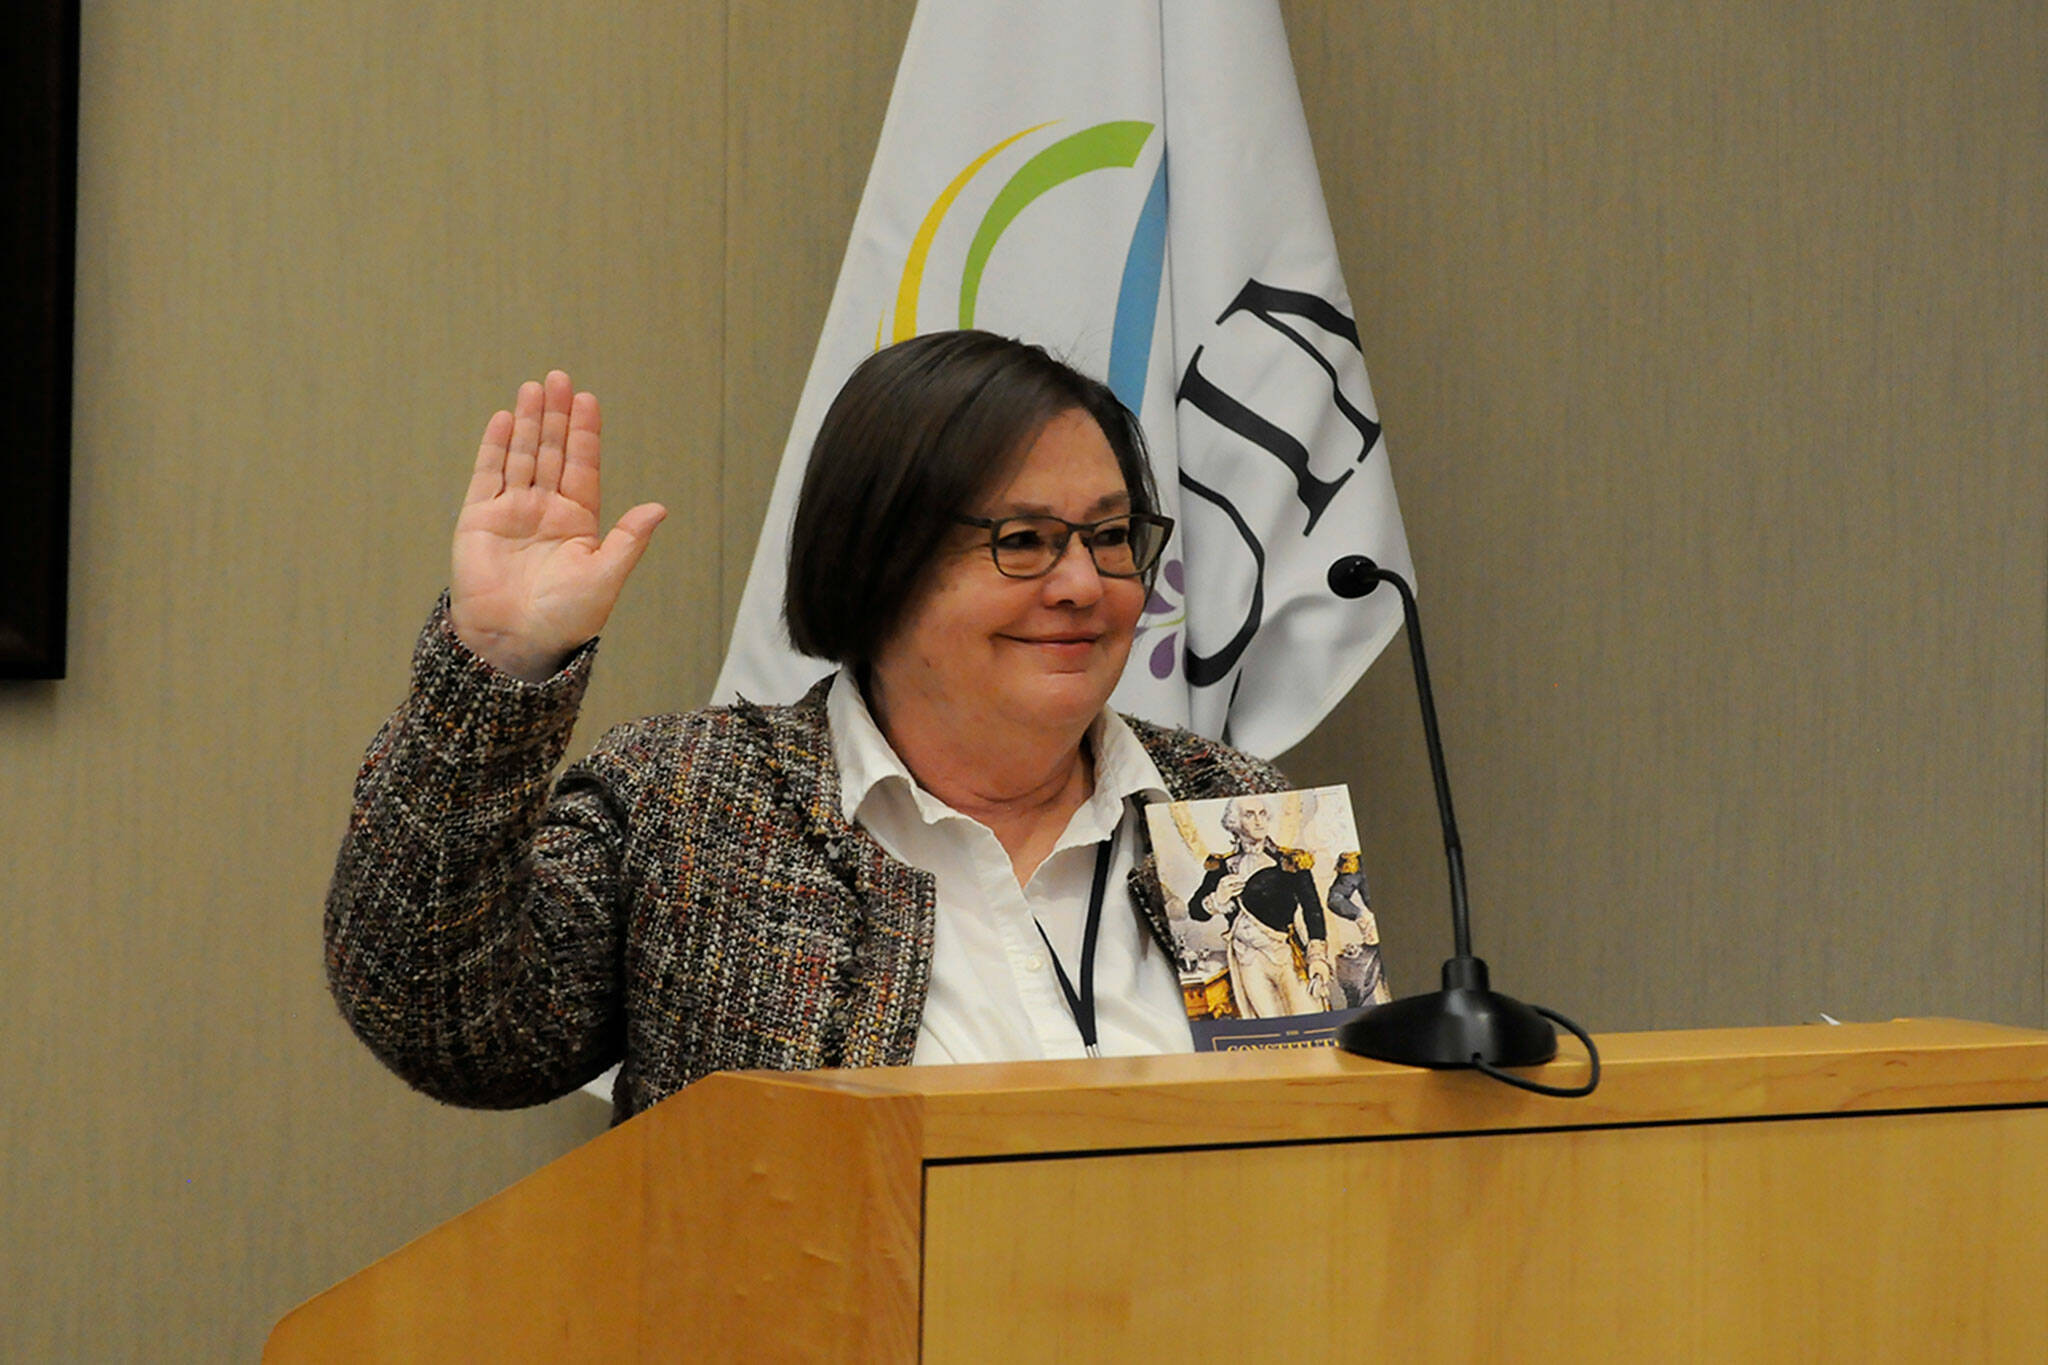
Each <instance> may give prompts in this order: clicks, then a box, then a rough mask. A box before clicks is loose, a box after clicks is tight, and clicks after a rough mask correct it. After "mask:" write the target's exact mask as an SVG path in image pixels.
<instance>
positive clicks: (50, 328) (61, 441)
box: [0, 0, 78, 678]
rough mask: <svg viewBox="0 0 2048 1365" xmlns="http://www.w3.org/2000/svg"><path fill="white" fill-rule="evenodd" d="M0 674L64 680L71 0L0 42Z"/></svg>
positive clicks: (72, 167)
mask: <svg viewBox="0 0 2048 1365" xmlns="http://www.w3.org/2000/svg"><path fill="white" fill-rule="evenodd" d="M0 52H4V54H5V55H4V56H0V129H4V130H5V131H6V133H7V137H6V139H5V140H6V143H7V144H8V145H7V154H6V155H5V156H4V157H0V166H4V167H5V169H4V170H0V187H4V189H5V195H6V197H5V200H4V203H0V225H4V226H0V260H5V261H9V262H12V263H13V264H12V265H10V266H9V267H8V268H7V269H6V270H4V271H0V366H4V367H5V368H4V370H0V373H4V374H5V375H6V376H7V377H8V379H9V380H10V381H11V383H12V385H13V391H12V392H11V393H10V394H9V395H8V401H7V408H8V415H9V417H11V418H12V420H13V422H14V424H15V425H14V430H13V432H12V433H10V434H8V435H7V436H6V437H5V438H4V440H5V446H4V454H0V470H5V471H6V474H5V482H4V486H0V678H61V677H63V676H64V624H65V622H64V615H65V613H64V606H65V597H66V592H65V587H66V583H65V579H66V570H67V568H68V564H69V559H70V553H71V536H70V522H71V316H72V314H71V291H72V279H73V263H74V241H75V237H76V229H77V222H78V0H26V2H25V3H24V4H23V5H22V7H21V9H19V10H17V11H15V18H13V19H11V20H9V21H8V33H7V39H6V41H5V42H4V43H0Z"/></svg>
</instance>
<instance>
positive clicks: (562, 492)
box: [448, 370, 668, 682]
mask: <svg viewBox="0 0 2048 1365" xmlns="http://www.w3.org/2000/svg"><path fill="white" fill-rule="evenodd" d="M602 427H603V419H602V417H601V416H600V414H599V412H598V407H597V395H595V394H590V393H574V392H573V391H572V390H571V388H570V385H569V376H568V375H566V374H564V373H563V372H562V371H560V370H551V371H549V373H548V377H547V380H546V382H545V383H540V384H537V383H534V382H533V381H532V380H528V381H527V382H526V383H524V384H522V385H520V387H519V397H518V399H517V401H516V402H515V403H514V404H513V408H512V411H510V412H498V413H493V414H492V416H491V420H490V422H489V423H488V424H486V425H485V427H484V439H483V444H482V445H481V446H480V447H479V448H478V450H477V453H476V471H475V473H474V474H473V475H472V476H471V478H470V481H469V492H468V494H467V495H466V496H465V497H464V498H463V501H462V515H461V516H460V517H458V518H457V519H456V522H455V551H454V566H453V574H452V578H451V580H450V584H449V607H448V611H449V620H450V622H451V623H452V624H453V625H454V627H455V633H456V635H457V636H458V637H459V638H460V639H461V640H462V642H463V643H464V644H465V645H467V646H469V648H470V649H471V650H472V651H474V652H475V653H476V654H478V655H479V656H481V657H482V658H484V659H486V660H488V661H489V662H490V663H491V664H493V665H494V666H496V667H497V668H500V669H502V670H504V671H505V672H507V673H510V674H512V675H514V676H515V677H520V678H524V679H526V680H527V681H528V682H543V681H545V680H546V679H548V678H549V677H551V676H553V675H554V673H555V671H556V670H557V669H559V668H560V667H561V666H562V664H563V662H564V661H565V660H566V659H567V658H568V657H569V655H570V654H571V653H573V652H574V651H575V650H576V648H577V647H578V646H579V645H581V644H583V643H584V642H585V641H586V640H589V639H590V638H591V637H593V636H595V635H596V634H597V633H598V632H599V631H600V630H602V629H603V628H604V623H605V620H606V619H607V618H608V617H609V616H610V615H611V612H612V607H613V605H614V604H615V603H617V602H618V600H619V589H620V588H621V587H622V586H624V584H625V581H626V575H627V574H629V573H631V572H632V570H633V566H634V565H635V564H637V563H639V561H640V555H641V553H642V552H643V551H645V550H646V549H647V542H648V539H649V537H651V536H652V535H653V534H654V528H655V527H656V526H659V525H660V524H661V519H662V518H663V517H665V516H667V515H668V512H667V510H666V509H665V508H663V507H662V506H661V504H659V503H652V502H648V503H642V504H641V505H640V506H638V507H635V508H634V509H633V510H631V511H630V512H628V513H626V514H625V515H624V516H622V517H620V518H619V520H618V523H617V524H616V525H615V526H613V527H612V528H611V531H610V532H609V533H608V534H606V535H605V536H604V537H603V539H602V540H600V539H599V530H600V523H599V522H598V519H597V509H598V445H599V433H600V431H601V429H602Z"/></svg>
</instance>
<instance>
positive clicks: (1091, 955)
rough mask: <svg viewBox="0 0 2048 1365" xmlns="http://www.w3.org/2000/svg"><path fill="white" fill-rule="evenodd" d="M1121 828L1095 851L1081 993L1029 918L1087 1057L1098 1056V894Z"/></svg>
mask: <svg viewBox="0 0 2048 1365" xmlns="http://www.w3.org/2000/svg"><path fill="white" fill-rule="evenodd" d="M1121 828H1122V826H1121V825H1119V826H1118V829H1117V830H1112V831H1111V832H1110V836H1109V837H1108V838H1107V839H1104V840H1103V841H1102V842H1101V844H1099V845H1097V847H1096V851H1095V886H1094V888H1093V889H1092V890H1090V891H1089V893H1088V925H1087V927H1086V928H1085V929H1083V930H1082V932H1081V989H1080V991H1079V992H1078V993H1077V992H1076V991H1075V990H1074V983H1073V981H1072V980H1071V979H1070V978H1069V977H1068V976H1067V969H1066V967H1065V966H1063V965H1062V964H1061V962H1060V955H1059V954H1058V953H1057V952H1055V951H1053V946H1052V940H1051V939H1050V938H1047V937H1046V933H1045V926H1044V925H1043V924H1040V923H1039V922H1038V916H1036V915H1033V916H1032V917H1031V923H1032V925H1033V926H1034V927H1035V928H1036V929H1037V930H1038V937H1039V940H1040V941H1041V942H1043V943H1044V944H1045V952H1046V956H1048V957H1050V958H1051V959H1052V970H1053V974H1054V975H1055V976H1057V977H1058V978H1059V982H1060V991H1061V992H1062V993H1063V994H1064V995H1065V996H1066V997H1067V1009H1068V1010H1069V1011H1071V1012H1072V1014H1073V1016H1074V1027H1075V1028H1077V1029H1079V1030H1080V1031H1081V1043H1082V1045H1083V1046H1085V1047H1086V1048H1087V1049H1088V1055H1089V1056H1090V1057H1100V1056H1101V1055H1102V1050H1101V1048H1100V1047H1098V1046H1097V1043H1096V1032H1095V940H1096V937H1097V935H1098V934H1099V933H1100V932H1101V929H1102V894H1103V891H1104V890H1105V889H1106V888H1107V887H1108V885H1109V864H1110V859H1111V857H1112V856H1113V854H1114V851H1115V849H1116V836H1117V834H1118V832H1120V831H1121Z"/></svg>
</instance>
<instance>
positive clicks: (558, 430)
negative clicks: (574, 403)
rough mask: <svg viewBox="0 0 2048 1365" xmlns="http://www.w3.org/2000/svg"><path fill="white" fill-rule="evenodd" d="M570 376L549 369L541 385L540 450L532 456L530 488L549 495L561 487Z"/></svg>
mask: <svg viewBox="0 0 2048 1365" xmlns="http://www.w3.org/2000/svg"><path fill="white" fill-rule="evenodd" d="M570 393H571V390H570V387H569V376H568V375H566V374H564V373H563V372H562V371H560V370H549V371H548V377H547V379H546V381H545V382H544V383H543V384H542V385H541V414H540V449H539V451H538V453H537V454H536V456H535V460H534V467H533V486H534V487H535V488H538V489H540V490H541V491H542V492H543V493H552V492H554V491H555V490H556V489H557V488H559V487H561V485H562V461H563V446H564V444H565V443H566V442H567V440H568V436H569V407H570V402H571V398H570Z"/></svg>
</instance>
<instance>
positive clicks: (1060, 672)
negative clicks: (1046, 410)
mask: <svg viewBox="0 0 2048 1365" xmlns="http://www.w3.org/2000/svg"><path fill="white" fill-rule="evenodd" d="M1130 505H1131V500H1130V493H1129V491H1128V490H1127V489H1126V488H1125V487H1124V480H1123V473H1122V471H1121V470H1120V469H1118V467H1117V462H1116V453H1115V452H1114V451H1113V450H1111V449H1110V445H1109V441H1108V439H1107V438H1106V437H1104V436H1103V434H1102V429H1101V428H1100V427H1099V426H1097V425H1096V423H1095V419H1094V418H1092V417H1090V416H1089V415H1088V414H1087V413H1085V412H1082V411H1080V410H1078V409H1077V410H1074V411H1070V412H1065V413H1062V414H1061V415H1059V416H1058V417H1055V418H1053V419H1052V420H1051V421H1050V422H1047V423H1046V424H1045V426H1044V428H1043V429H1042V430H1040V432H1039V433H1038V436H1037V437H1036V439H1035V440H1034V441H1033V442H1032V444H1031V446H1030V447H1029V449H1027V450H1026V451H1025V453H1024V455H1023V457H1022V458H1021V459H1020V460H1019V461H1018V462H1017V467H1016V469H1015V470H1014V471H1013V473H1012V475H1011V477H1010V478H1009V479H1008V481H1007V482H1005V483H1003V484H1002V485H1000V486H999V487H997V488H995V489H994V490H992V491H991V492H990V494H989V495H988V497H987V498H986V499H985V500H984V501H983V503H982V504H981V505H980V506H977V507H973V508H970V509H969V513H970V514H971V515H974V516H981V517H990V518H1002V517H1013V516H1031V515H1039V516H1043V515H1050V516H1055V517H1063V518H1065V519H1066V520H1068V521H1071V522H1079V523H1086V522H1091V521H1096V520H1099V519H1100V518H1103V517H1108V516H1114V515H1116V514H1117V513H1119V512H1127V511H1129V510H1130ZM988 534H989V533H988V532H987V531H986V530H984V529H982V528H980V527H972V526H962V527H960V528H959V529H958V530H957V531H956V532H955V533H954V534H953V535H952V536H951V537H950V538H949V539H948V540H947V541H946V542H944V544H943V546H942V548H941V549H940V551H939V558H938V562H937V563H936V564H934V565H933V566H932V568H931V570H930V572H929V574H928V575H927V577H926V579H925V581H924V583H923V584H921V585H920V587H919V588H918V590H917V592H916V593H915V594H914V595H913V597H912V598H911V602H910V607H909V610H908V611H907V613H906V614H905V616H904V619H903V623H902V624H901V625H900V626H898V627H897V629H896V631H895V632H894V634H892V635H891V636H890V638H889V640H888V641H887V642H886V643H885V644H884V645H883V646H882V649H881V651H880V652H879V653H878V654H877V655H876V657H875V659H874V661H873V665H872V681H873V684H874V690H875V693H876V696H875V698H874V699H875V701H876V702H877V703H878V706H879V708H880V709H881V711H882V713H883V714H882V715H881V717H880V719H881V720H882V723H883V727H884V729H885V731H889V732H892V736H893V732H897V731H899V730H901V729H902V727H904V726H906V725H912V724H915V725H917V726H919V727H929V726H932V725H938V726H940V727H943V728H944V729H945V730H946V731H947V732H948V733H949V734H950V737H951V738H952V739H953V740H954V742H955V743H973V742H977V741H980V740H984V739H995V738H997V737H998V736H1000V735H1002V734H1003V733H1004V732H1005V731H1006V730H1010V729H1012V728H1013V727H1016V726H1020V725H1021V726H1024V727H1027V728H1030V729H1034V730H1041V731H1071V732H1072V739H1073V742H1077V743H1078V742H1079V739H1080V732H1081V731H1082V730H1085V729H1086V728H1087V726H1088V725H1089V723H1090V722H1092V721H1093V720H1094V718H1095V716H1096V714H1097V713H1098V712H1100V711H1101V710H1102V707H1103V704H1104V703H1105V702H1107V701H1108V700H1109V694H1110V692H1111V690H1113V689H1114V688H1115V687H1116V684H1117V679H1118V678H1120V677H1122V676H1123V671H1124V660H1125V659H1126V658H1128V657H1129V655H1130V652H1131V638H1132V635H1133V634H1134V632H1135V631H1136V629H1137V624H1138V614H1139V613H1140V612H1141V611H1143V610H1144V606H1145V587H1144V583H1143V580H1141V579H1135V578H1104V577H1102V576H1101V575H1100V574H1098V573H1097V572H1096V571H1095V565H1094V563H1093V562H1092V561H1091V560H1090V559H1089V557H1088V551H1087V548H1086V547H1085V546H1083V545H1082V544H1081V539H1080V537H1079V536H1075V537H1073V538H1072V539H1070V540H1069V541H1068V542H1067V549H1066V553H1065V554H1064V555H1062V556H1061V558H1060V560H1059V562H1058V563H1057V564H1055V565H1054V566H1053V567H1052V570H1051V571H1050V572H1048V573H1047V574H1045V575H1044V576H1043V577H1041V578H1006V577H1004V576H1003V575H1002V574H1000V573H998V572H997V571H996V566H995V563H994V561H993V560H992V559H991V558H990V556H989V548H988V544H989V542H988Z"/></svg>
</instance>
